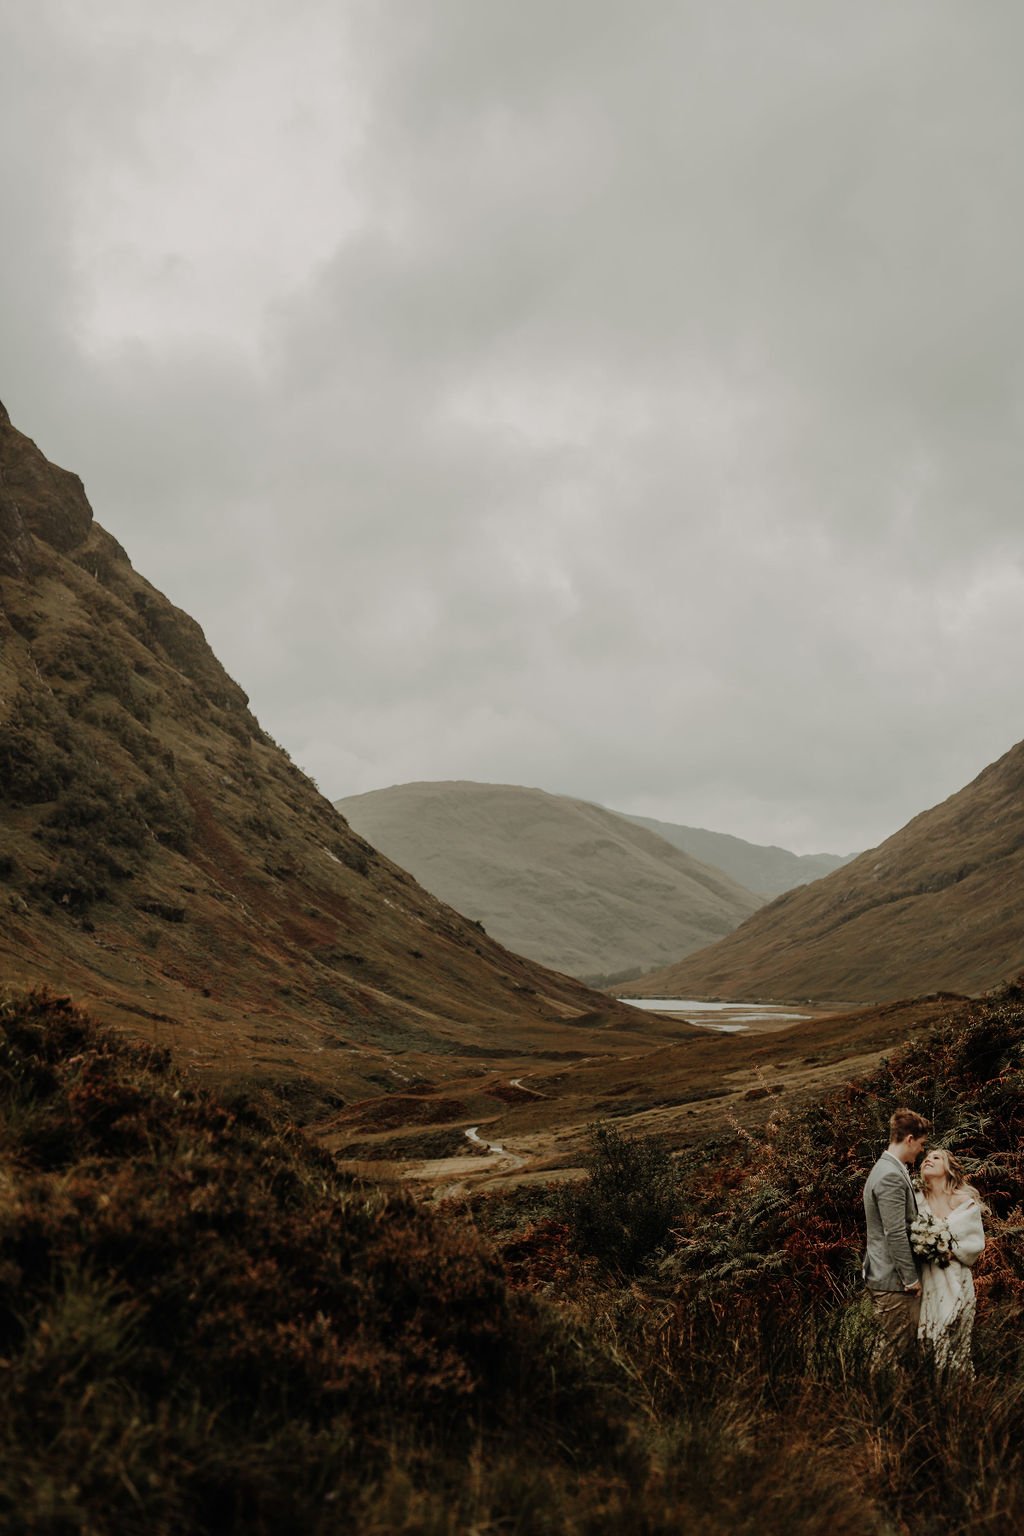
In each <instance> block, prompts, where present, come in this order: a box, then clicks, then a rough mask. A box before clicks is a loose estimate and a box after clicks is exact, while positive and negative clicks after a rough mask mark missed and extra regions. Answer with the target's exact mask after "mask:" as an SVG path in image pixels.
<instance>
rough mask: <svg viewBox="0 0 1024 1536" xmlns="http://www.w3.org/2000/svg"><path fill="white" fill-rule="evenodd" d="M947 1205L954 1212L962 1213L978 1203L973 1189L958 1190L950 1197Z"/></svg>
mask: <svg viewBox="0 0 1024 1536" xmlns="http://www.w3.org/2000/svg"><path fill="white" fill-rule="evenodd" d="M949 1203H950V1205H951V1207H952V1208H953V1210H954V1211H963V1210H966V1209H967V1207H968V1206H969V1205H979V1204H980V1201H979V1200H978V1196H977V1193H976V1192H975V1191H974V1190H973V1189H958V1190H956V1192H955V1193H954V1194H953V1195H951V1197H950V1201H949Z"/></svg>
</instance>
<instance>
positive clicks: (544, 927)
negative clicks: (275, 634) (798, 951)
mask: <svg viewBox="0 0 1024 1536" xmlns="http://www.w3.org/2000/svg"><path fill="white" fill-rule="evenodd" d="M335 803H336V805H337V807H338V809H339V810H341V811H342V812H343V813H344V815H345V816H346V817H347V818H348V820H349V821H350V822H351V824H352V826H353V827H354V828H355V829H356V831H357V832H359V833H361V834H362V836H363V837H365V838H366V839H367V840H368V841H369V842H370V843H372V844H373V846H374V847H375V848H379V849H380V850H381V852H383V853H386V854H387V855H388V857H389V858H392V859H394V860H395V862H396V863H398V864H401V865H402V867H403V868H404V869H408V870H409V871H410V872H411V873H412V874H413V875H415V877H416V879H417V880H419V881H420V882H421V884H423V885H424V886H425V887H426V889H427V890H429V891H432V892H433V893H434V895H435V896H439V897H440V898H441V899H442V900H443V901H447V902H449V903H450V904H451V905H452V906H453V907H455V908H456V909H457V910H458V911H459V912H464V913H465V914H466V915H467V916H468V917H473V918H478V919H479V920H480V921H481V922H482V923H483V925H484V927H485V928H486V929H487V932H488V933H490V934H493V935H494V937H495V938H497V939H499V940H500V941H501V943H503V944H506V945H508V947H509V948H510V949H513V950H515V952H516V953H517V954H523V955H528V956H529V957H530V958H531V959H532V960H537V961H539V962H540V963H541V964H542V965H548V966H551V967H553V968H554V969H555V970H559V971H566V972H568V974H569V975H572V976H578V977H581V978H582V979H584V980H587V981H590V982H591V983H593V984H600V983H603V982H604V981H606V980H609V979H611V978H614V977H616V976H620V975H624V974H626V973H630V974H632V975H638V974H639V973H640V971H641V970H649V969H651V968H652V967H653V966H655V965H658V964H662V963H664V962H666V961H667V960H669V959H675V958H677V957H678V956H679V955H681V954H686V953H688V952H689V951H690V950H692V949H697V948H700V947H701V946H702V945H704V944H707V943H709V942H710V941H711V940H712V939H715V938H718V937H720V936H721V935H723V934H726V933H729V932H730V931H731V930H732V929H733V928H735V927H736V925H737V923H740V922H742V921H743V919H744V918H745V917H747V916H748V915H749V914H750V913H751V912H753V911H755V910H756V908H757V907H758V906H759V905H760V898H759V897H756V896H754V895H753V894H752V893H751V892H750V891H747V890H745V889H743V888H741V887H740V886H738V885H737V884H736V883H735V881H733V880H731V879H730V878H729V877H728V876H727V875H723V874H722V872H721V870H716V869H712V868H710V867H708V866H707V865H704V864H701V863H699V862H697V861H696V860H694V859H692V858H690V857H689V856H688V855H687V854H685V853H683V852H681V850H679V849H678V848H673V847H672V846H671V845H670V844H668V843H666V842H665V841H664V840H663V839H661V838H659V837H656V836H654V835H653V834H652V833H650V832H648V831H646V830H644V829H642V828H640V827H637V826H635V825H634V824H633V823H632V822H631V821H629V820H628V819H627V818H625V817H622V816H617V815H615V814H614V812H612V811H606V810H602V809H601V807H600V806H596V805H590V804H588V803H587V802H585V801H583V800H572V799H569V798H568V797H567V796H564V795H549V794H546V793H545V792H544V791H543V790H539V789H522V788H519V787H517V786H514V785H507V784H474V783H463V782H454V783H431V784H398V785H395V786H394V787H392V788H391V789H381V790H374V791H373V792H372V793H370V794H366V795H353V796H350V797H348V798H347V799H344V800H338V801H336V802H335Z"/></svg>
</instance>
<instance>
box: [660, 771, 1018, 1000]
mask: <svg viewBox="0 0 1024 1536" xmlns="http://www.w3.org/2000/svg"><path fill="white" fill-rule="evenodd" d="M1022 966H1024V742H1019V743H1018V744H1017V746H1015V747H1012V748H1011V749H1010V751H1009V752H1007V753H1006V754H1005V755H1004V756H1003V757H1001V758H1000V759H999V760H998V762H995V763H992V764H991V765H990V766H989V767H988V768H986V769H985V770H984V771H983V772H982V773H980V774H979V775H978V777H977V778H976V779H975V780H974V781H973V782H972V783H970V784H968V785H967V786H966V788H964V789H962V790H960V791H959V792H958V793H957V794H955V795H952V796H951V797H950V798H949V799H948V800H945V801H943V803H942V804H941V805H937V806H934V807H933V808H932V809H931V810H929V811H924V812H923V813H922V814H921V815H920V816H916V817H915V818H914V820H913V821H911V822H909V823H908V824H907V826H905V827H904V828H903V829H902V830H901V831H899V832H897V833H895V834H894V835H893V836H892V837H890V838H888V839H887V840H886V841H885V842H884V843H882V844H881V846H880V847H878V848H873V849H871V850H869V851H868V852H867V853H862V854H861V855H860V857H859V858H857V859H855V860H854V861H853V863H852V864H848V865H846V867H845V868H843V869H840V870H836V872H835V873H834V874H831V875H828V876H827V877H826V878H825V879H824V880H818V881H816V882H815V883H814V884H813V885H810V886H803V887H801V888H800V889H799V890H795V891H790V892H788V893H787V894H786V895H784V896H780V897H779V899H778V900H777V901H773V902H772V903H771V905H770V906H767V907H764V908H762V910H761V911H760V912H758V913H756V914H755V915H754V916H753V917H752V918H751V919H750V920H749V921H748V922H746V923H744V924H743V926H742V927H741V928H739V929H737V931H736V932H735V933H733V934H730V936H729V937H728V938H727V939H725V940H723V941H722V943H720V944H716V945H714V946H713V947H712V948H709V949H705V950H702V951H701V952H700V953H699V954H695V955H689V956H687V957H686V958H685V959H683V960H681V961H680V962H679V963H678V964H676V965H673V966H669V967H666V968H665V969H663V970H661V971H659V972H657V973H656V974H654V975H651V976H646V977H644V979H643V983H642V984H641V985H639V986H638V987H637V990H638V991H642V992H647V993H649V994H652V995H655V996H657V995H659V994H660V995H663V996H667V995H670V994H676V993H679V994H685V995H696V996H708V995H714V996H721V997H746V998H752V997H799V998H818V999H825V998H834V999H846V1000H855V999H856V1000H860V1001H874V1000H882V999H886V998H894V997H907V996H912V995H914V994H920V993H923V992H930V991H935V990H946V989H949V990H956V991H961V992H977V991H980V990H982V989H985V988H988V987H992V986H995V985H996V984H997V983H999V982H1000V981H1002V980H1003V979H1005V978H1006V977H1009V976H1012V975H1014V974H1016V973H1017V972H1018V971H1020V969H1021V968H1022ZM631 990H632V989H631Z"/></svg>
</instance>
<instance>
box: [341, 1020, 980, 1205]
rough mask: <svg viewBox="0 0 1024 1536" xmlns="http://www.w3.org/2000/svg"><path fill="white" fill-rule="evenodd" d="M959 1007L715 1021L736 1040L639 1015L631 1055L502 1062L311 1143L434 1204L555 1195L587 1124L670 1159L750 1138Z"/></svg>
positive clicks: (395, 1096)
mask: <svg viewBox="0 0 1024 1536" xmlns="http://www.w3.org/2000/svg"><path fill="white" fill-rule="evenodd" d="M959 1001H961V1000H959V999H956V998H955V997H952V996H939V997H932V998H925V999H917V1000H908V1001H903V1002H896V1003H891V1004H886V1005H884V1006H881V1007H875V1008H868V1009H861V1010H856V1011H853V1012H851V1011H849V1010H847V1009H843V1008H839V1007H836V1008H834V1009H827V1010H816V1011H813V1012H810V1013H807V1014H805V1015H804V1016H802V1017H800V1018H798V1019H797V1020H796V1021H795V1022H794V1021H792V1019H789V1020H787V1019H785V1018H781V1017H779V1014H778V1011H777V1010H776V1009H775V1008H774V1007H773V1008H770V1009H766V1010H765V1016H764V1017H763V1018H761V1019H757V1018H752V1017H751V1014H750V1011H749V1009H740V1010H737V1012H736V1014H735V1015H734V1014H733V1013H732V1011H731V1010H724V1011H723V1012H722V1013H721V1014H720V1015H719V1016H718V1017H719V1020H720V1021H721V1022H728V1021H730V1020H731V1021H732V1022H736V1020H737V1019H739V1018H743V1019H744V1020H745V1022H744V1023H743V1024H742V1025H741V1026H740V1028H739V1029H738V1030H737V1031H736V1032H726V1031H724V1030H721V1029H708V1028H707V1027H706V1026H704V1025H701V1024H699V1023H693V1022H690V1021H688V1020H686V1019H684V1018H683V1017H681V1016H680V1015H678V1014H665V1015H660V1014H645V1015H644V1016H643V1021H642V1027H640V1028H638V1032H637V1034H636V1036H635V1037H634V1039H633V1041H632V1048H631V1049H623V1048H622V1045H621V1042H617V1043H616V1046H615V1048H614V1049H610V1048H609V1046H608V1044H607V1043H606V1045H605V1049H604V1050H600V1051H595V1052H593V1053H588V1054H586V1055H581V1056H580V1057H578V1058H576V1059H574V1060H571V1061H564V1062H553V1061H551V1060H550V1059H549V1060H538V1058H537V1057H536V1056H531V1055H526V1054H511V1053H510V1054H509V1055H508V1056H506V1057H505V1058H503V1059H502V1060H500V1061H498V1062H490V1063H488V1065H487V1067H486V1069H484V1068H476V1069H475V1070H473V1071H471V1072H461V1073H460V1072H459V1071H457V1070H456V1069H453V1071H452V1073H451V1075H450V1076H447V1077H446V1079H445V1082H444V1086H443V1091H442V1090H441V1089H439V1088H436V1087H427V1086H426V1085H424V1086H422V1087H421V1088H420V1090H419V1091H418V1092H415V1093H413V1092H410V1091H402V1090H396V1091H395V1092H393V1093H392V1094H391V1095H389V1096H387V1097H385V1098H383V1099H381V1098H377V1099H374V1100H370V1101H366V1102H365V1103H363V1104H352V1105H349V1106H346V1108H345V1110H344V1111H342V1112H341V1113H340V1114H339V1115H338V1116H337V1117H335V1118H334V1119H333V1120H332V1121H330V1122H328V1123H326V1124H324V1125H322V1126H319V1127H318V1128H317V1136H318V1139H319V1140H321V1141H322V1142H323V1144H324V1145H325V1146H327V1147H329V1148H330V1149H331V1151H332V1152H334V1153H335V1154H336V1156H337V1157H338V1158H339V1159H341V1161H342V1165H343V1166H345V1167H347V1168H349V1169H350V1170H351V1171H359V1172H362V1173H365V1174H367V1175H372V1177H374V1178H376V1179H384V1180H395V1181H399V1182H410V1183H411V1184H412V1185H413V1186H414V1187H422V1188H423V1189H425V1190H428V1191H429V1192H430V1194H431V1196H432V1197H433V1198H437V1199H445V1198H452V1197H454V1196H460V1195H465V1194H467V1193H470V1192H473V1193H480V1192H483V1191H498V1190H502V1189H508V1188H511V1187H515V1186H522V1185H526V1184H530V1183H544V1182H547V1181H555V1182H560V1181H562V1180H565V1179H572V1178H576V1177H579V1174H580V1154H581V1148H582V1147H583V1145H584V1142H585V1140H586V1137H587V1132H588V1127H590V1126H591V1125H593V1124H595V1123H596V1122H605V1123H609V1124H614V1125H615V1126H616V1128H617V1129H620V1130H622V1131H626V1132H629V1133H630V1134H644V1135H657V1136H658V1137H661V1138H663V1139H664V1140H665V1142H666V1143H667V1144H668V1145H669V1146H671V1147H672V1148H674V1149H676V1150H682V1149H684V1148H686V1147H691V1146H695V1145H697V1144H699V1143H702V1142H704V1141H706V1140H707V1139H708V1138H709V1137H717V1136H722V1135H730V1134H732V1133H733V1132H734V1130H735V1127H736V1126H737V1125H739V1126H741V1127H744V1126H749V1127H752V1128H753V1127H761V1126H763V1124H764V1122H765V1121H766V1120H767V1119H778V1118H779V1116H780V1115H782V1116H785V1115H787V1114H789V1113H790V1112H792V1111H794V1110H796V1109H800V1108H803V1107H805V1106H806V1105H808V1104H809V1103H812V1102H814V1101H816V1100H818V1099H819V1098H821V1097H822V1096H823V1095H824V1094H826V1093H828V1092H830V1091H831V1090H832V1089H834V1088H837V1087H840V1086H842V1084H844V1083H845V1082H847V1081H849V1080H850V1079H851V1078H854V1077H857V1076H860V1075H862V1074H863V1073H865V1072H867V1071H870V1070H871V1069H872V1068H873V1067H874V1066H875V1065H876V1064H877V1062H878V1061H879V1059H880V1057H882V1056H884V1055H885V1054H886V1053H887V1052H889V1051H891V1050H893V1049H895V1048H897V1047H898V1046H900V1045H901V1044H903V1043H904V1042H905V1041H907V1040H908V1039H911V1038H913V1037H914V1036H916V1035H918V1034H921V1033H927V1032H928V1031H929V1030H931V1029H934V1028H936V1027H938V1026H939V1025H940V1024H941V1023H942V1021H943V1020H944V1019H945V1018H946V1017H947V1016H948V1014H949V1013H950V1010H951V1008H953V1007H955V1006H956V1004H957V1003H958V1002H959ZM785 1011H786V1012H790V1013H792V1012H795V1011H797V1010H796V1009H795V1008H794V1009H792V1010H790V1009H787V1010H785ZM470 1130H473V1131H474V1132H475V1135H473V1136H469V1135H468V1132H469V1131H470Z"/></svg>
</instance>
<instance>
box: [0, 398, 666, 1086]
mask: <svg viewBox="0 0 1024 1536" xmlns="http://www.w3.org/2000/svg"><path fill="white" fill-rule="evenodd" d="M0 980H2V981H4V982H6V983H7V984H12V983H19V984H36V983H39V982H47V983H49V984H50V985H51V986H54V987H57V988H61V989H66V990H69V991H72V992H74V993H75V994H76V996H77V997H78V998H79V999H80V1000H81V1001H82V1002H83V1003H87V1004H88V1005H89V1006H90V1007H91V1009H92V1011H93V1012H94V1014H95V1015H96V1016H97V1017H98V1018H100V1019H101V1020H103V1021H120V1022H122V1023H128V1024H130V1025H131V1026H132V1027H133V1028H134V1029H136V1030H138V1031H140V1032H144V1033H147V1034H148V1035H149V1036H150V1037H151V1038H155V1039H156V1040H157V1041H159V1043H161V1044H164V1045H172V1046H174V1047H175V1048H176V1049H177V1050H178V1051H179V1052H181V1053H183V1054H184V1055H186V1056H188V1055H189V1054H191V1057H192V1058H193V1059H194V1060H196V1061H198V1062H200V1063H203V1064H206V1065H208V1066H209V1068H210V1069H211V1071H214V1072H218V1073H222V1074H230V1075H235V1076H237V1075H239V1074H241V1075H247V1076H255V1077H260V1076H263V1077H265V1078H267V1079H269V1080H272V1081H273V1082H275V1083H276V1084H277V1085H278V1086H279V1088H280V1091H281V1092H283V1093H288V1094H290V1095H291V1096H292V1100H293V1102H294V1105H295V1107H296V1110H297V1111H304V1112H306V1113H309V1114H315V1113H319V1112H320V1110H321V1109H322V1108H323V1107H324V1103H325V1102H326V1103H331V1104H333V1105H337V1103H338V1101H339V1098H340V1099H345V1100H347V1099H348V1098H349V1097H350V1096H355V1097H357V1098H360V1097H364V1096H369V1095H373V1094H379V1093H380V1092H382V1091H383V1089H384V1088H385V1087H394V1086H396V1078H399V1077H406V1078H407V1077H410V1076H412V1075H417V1076H418V1077H419V1079H420V1080H423V1081H426V1082H427V1084H428V1085H429V1082H430V1081H431V1080H432V1077H433V1076H436V1074H437V1072H438V1070H440V1069H439V1068H438V1066H437V1064H438V1063H439V1062H442V1063H443V1062H444V1061H445V1060H449V1061H451V1060H453V1059H454V1058H456V1057H457V1056H458V1055H459V1054H460V1053H468V1054H469V1055H470V1056H472V1055H473V1054H474V1053H475V1054H477V1055H480V1054H485V1055H486V1054H493V1053H495V1052H496V1051H497V1050H498V1049H500V1048H502V1047H508V1046H510V1045H516V1044H518V1045H521V1046H523V1047H524V1048H525V1047H526V1046H529V1047H530V1048H536V1049H540V1050H543V1049H549V1048H550V1049H561V1048H563V1047H564V1045H565V1039H564V1025H565V1021H566V1020H570V1021H577V1020H580V1021H582V1022H581V1023H580V1024H579V1025H577V1027H576V1030H575V1036H576V1038H575V1039H574V1044H575V1045H576V1046H577V1047H578V1049H579V1050H581V1051H582V1050H586V1048H587V1046H588V1044H592V1042H593V1040H594V1039H595V1038H596V1039H605V1038H607V1026H608V1025H612V1026H614V1025H615V1024H616V1023H618V1024H620V1025H621V1024H635V1018H636V1016H635V1014H634V1015H632V1017H630V1016H629V1014H628V1011H627V1010H625V1009H624V1008H621V1007H620V1005H618V1004H615V1003H611V1004H610V1003H609V1000H608V999H606V998H605V999H602V998H598V997H595V995H594V994H592V993H590V992H588V991H587V990H586V989H584V988H583V987H581V986H579V985H577V984H576V983H574V982H571V981H569V980H567V979H566V978H564V977H554V976H549V975H547V974H545V973H543V972H541V971H540V970H539V969H538V968H537V967H536V966H533V965H530V964H529V963H527V962H526V961H523V960H521V959H519V958H518V957H516V956H512V955H508V954H506V953H505V952H504V951H503V950H502V949H501V948H500V947H499V946H498V945H497V944H496V943H494V942H493V940H491V939H489V938H488V937H487V936H486V935H485V934H484V933H482V932H481V930H480V929H479V927H477V926H475V925H474V924H473V923H471V922H468V921H466V920H465V919H463V918H461V917H459V916H458V915H457V914H456V913H454V912H452V911H449V910H448V909H447V908H446V907H444V906H443V905H442V904H441V903H440V902H438V901H436V900H435V899H434V898H433V897H431V896H429V895H428V894H427V893H426V892H425V891H423V890H421V889H420V888H419V887H418V886H417V885H416V884H415V883H414V882H413V881H412V880H411V879H410V877H409V876H408V875H406V874H405V873H404V872H403V871H401V870H399V869H396V868H394V867H393V866H392V865H391V864H390V863H389V862H388V861H387V860H386V859H384V858H382V857H381V856H380V855H379V854H377V853H376V852H375V851H374V850H373V849H372V848H370V847H369V846H368V845H367V844H366V843H364V842H363V841H362V839H361V838H359V837H358V836H356V835H355V834H354V833H353V832H351V831H350V830H349V828H348V827H347V826H346V825H345V823H344V821H343V820H342V818H341V817H339V815H338V814H337V812H336V811H335V810H334V809H333V808H332V806H331V805H330V803H329V802H328V801H327V800H325V799H324V798H323V797H322V796H321V795H320V794H319V793H318V792H317V790H316V789H315V787H314V786H313V785H312V784H311V783H310V781H309V780H308V779H307V778H306V777H305V776H304V775H303V774H302V773H301V772H300V771H299V770H298V769H297V768H296V767H295V766H294V765H293V764H292V763H291V762H290V760H289V759H288V756H287V754H286V753H285V752H283V751H282V750H281V748H279V747H278V746H277V745H276V744H275V743H274V742H273V741H272V740H271V739H270V738H269V737H268V736H267V735H266V734H265V733H264V732H263V731H262V730H261V729H260V726H259V725H258V723H257V721H256V720H255V719H254V718H253V716H252V714H251V713H250V712H249V709H248V701H247V699H246V696H245V694H244V693H243V692H242V690H241V688H239V687H238V685H237V684H236V683H234V682H233V681H232V680H231V679H230V678H229V677H228V676H227V674H226V673H225V672H224V670H223V669H222V667H221V666H220V665H219V663H218V662H217V660H216V658H215V657H214V655H213V653H212V652H211V651H210V649H209V647H208V646H207V644H206V641H205V639H204V637H203V634H202V631H201V630H200V628H199V626H198V625H197V624H196V623H195V622H194V621H193V620H192V619H190V618H189V617H188V615H187V614H185V613H182V612H181V611H180V610H179V609H177V608H175V607H174V606H173V605H172V604H171V603H169V602H168V601H167V599H166V598H165V597H163V596H162V595H161V594H160V593H159V592H157V591H155V590H154V589H153V588H152V587H151V586H150V585H149V584H148V583H147V582H146V581H144V580H143V579H142V578H141V577H140V576H139V575H137V574H136V572H135V571H134V570H133V569H132V567H131V565H130V564H129V561H128V558H127V556H126V555H125V553H124V551H123V550H122V549H121V548H120V546H119V545H118V544H117V543H116V541H115V540H114V539H113V538H111V537H110V535H109V534H107V533H105V532H104V530H103V529H102V528H100V527H99V526H98V525H97V524H96V523H95V522H94V521H93V517H92V512H91V509H90V507H89V503H88V501H87V500H86V497H85V493H84V491H83V488H82V485H81V482H80V481H79V480H78V478H77V477H76V476H75V475H72V474H70V473H68V472H67V471H65V470H62V469H58V468H56V467H55V466H54V465H52V464H50V463H49V462H48V461H47V460H46V459H45V458H44V456H43V454H42V453H41V452H40V451H39V450H38V449H37V448H36V446H35V445H34V444H33V443H32V442H30V441H29V439H28V438H26V437H24V436H22V435H21V434H20V433H19V432H17V431H16V430H15V429H14V428H13V427H12V426H11V424H10V420H9V418H8V416H7V413H6V411H3V409H2V407H0ZM609 1009H610V1010H611V1011H609ZM591 1025H592V1026H593V1029H592V1030H590V1032H589V1033H588V1029H590V1026H591ZM627 1038H629V1037H627ZM595 1048H596V1047H595ZM396 1052H403V1053H405V1055H406V1058H407V1059H408V1060H410V1061H413V1060H415V1061H417V1062H418V1065H417V1066H416V1067H415V1069H413V1068H412V1067H411V1066H407V1067H405V1069H404V1070H403V1071H402V1072H399V1071H398V1068H397V1067H394V1066H392V1065H391V1064H390V1063H391V1061H392V1059H393V1057H394V1054H395V1053H396ZM420 1058H422V1059H420Z"/></svg>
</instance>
